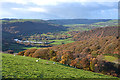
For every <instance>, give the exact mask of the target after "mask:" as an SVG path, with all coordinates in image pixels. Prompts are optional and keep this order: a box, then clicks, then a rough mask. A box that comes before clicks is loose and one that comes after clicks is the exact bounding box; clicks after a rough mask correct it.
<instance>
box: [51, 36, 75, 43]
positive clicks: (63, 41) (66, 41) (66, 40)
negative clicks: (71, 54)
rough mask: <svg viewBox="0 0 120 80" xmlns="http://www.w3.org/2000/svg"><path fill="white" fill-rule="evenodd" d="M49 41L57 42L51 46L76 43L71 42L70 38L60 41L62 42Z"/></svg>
mask: <svg viewBox="0 0 120 80" xmlns="http://www.w3.org/2000/svg"><path fill="white" fill-rule="evenodd" d="M49 41H55V42H53V43H50V44H54V45H60V44H62V43H64V44H67V43H72V42H74V41H72V40H71V38H69V39H60V40H49Z"/></svg>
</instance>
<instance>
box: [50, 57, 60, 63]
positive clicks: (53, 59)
mask: <svg viewBox="0 0 120 80" xmlns="http://www.w3.org/2000/svg"><path fill="white" fill-rule="evenodd" d="M50 60H51V61H56V62H58V59H57V57H56V56H55V57H52V58H51V59H50Z"/></svg>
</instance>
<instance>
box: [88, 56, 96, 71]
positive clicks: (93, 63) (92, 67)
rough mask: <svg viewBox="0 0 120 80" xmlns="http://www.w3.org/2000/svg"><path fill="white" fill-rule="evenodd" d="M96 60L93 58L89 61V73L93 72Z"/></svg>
mask: <svg viewBox="0 0 120 80" xmlns="http://www.w3.org/2000/svg"><path fill="white" fill-rule="evenodd" d="M97 61H98V60H97V59H96V58H93V59H92V60H91V61H90V70H91V71H95V64H96V63H97Z"/></svg>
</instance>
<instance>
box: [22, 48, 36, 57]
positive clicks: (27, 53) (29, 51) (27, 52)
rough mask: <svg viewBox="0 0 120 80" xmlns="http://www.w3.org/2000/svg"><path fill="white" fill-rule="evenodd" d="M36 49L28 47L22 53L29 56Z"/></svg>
mask: <svg viewBox="0 0 120 80" xmlns="http://www.w3.org/2000/svg"><path fill="white" fill-rule="evenodd" d="M36 50H37V49H28V50H26V51H25V53H24V55H25V56H29V55H30V54H31V55H30V56H32V54H33V53H34V52H35V51H36Z"/></svg>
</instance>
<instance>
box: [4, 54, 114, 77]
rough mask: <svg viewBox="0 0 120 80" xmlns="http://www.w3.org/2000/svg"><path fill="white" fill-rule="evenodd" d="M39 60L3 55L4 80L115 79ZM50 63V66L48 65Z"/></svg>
mask: <svg viewBox="0 0 120 80" xmlns="http://www.w3.org/2000/svg"><path fill="white" fill-rule="evenodd" d="M36 60H38V58H31V57H23V56H18V55H16V56H14V55H10V54H2V76H3V78H115V77H112V76H107V75H103V74H99V73H94V72H90V71H85V70H81V69H76V68H73V67H69V66H65V65H62V64H60V63H57V62H56V63H55V64H53V61H47V60H43V59H39V62H36ZM47 62H48V64H47Z"/></svg>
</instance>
